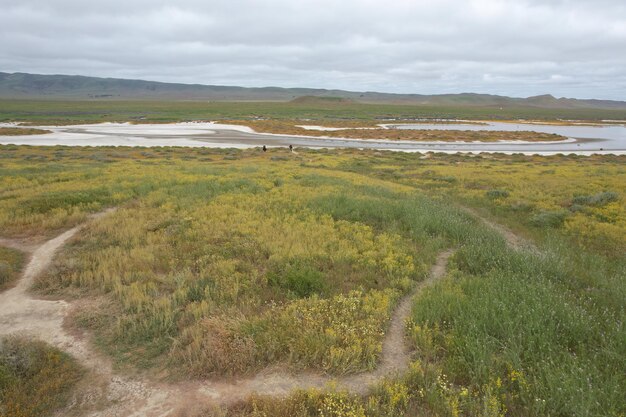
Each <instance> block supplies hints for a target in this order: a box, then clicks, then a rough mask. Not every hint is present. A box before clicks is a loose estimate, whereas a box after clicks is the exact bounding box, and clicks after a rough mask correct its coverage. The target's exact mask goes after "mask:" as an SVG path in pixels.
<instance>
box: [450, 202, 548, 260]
mask: <svg viewBox="0 0 626 417" xmlns="http://www.w3.org/2000/svg"><path fill="white" fill-rule="evenodd" d="M461 210H463V211H465V212H466V213H468V214H470V215H471V216H473V217H476V218H477V219H479V220H480V221H481V222H483V223H484V224H485V225H487V226H489V227H490V228H491V229H493V230H495V231H496V232H498V233H500V234H501V235H502V237H503V238H504V240H506V243H507V244H508V245H509V246H511V247H512V248H513V249H518V250H522V249H526V250H532V251H537V247H536V246H535V244H534V243H532V242H531V241H529V240H527V239H524V238H523V237H521V236H519V235H516V234H515V233H514V232H513V231H512V230H510V229H509V228H507V227H505V226H503V225H501V224H499V223H494V222H492V221H491V220H489V219H487V218H485V217H483V216H481V215H480V213H478V211H476V210H474V209H473V208H470V207H466V206H462V207H461Z"/></svg>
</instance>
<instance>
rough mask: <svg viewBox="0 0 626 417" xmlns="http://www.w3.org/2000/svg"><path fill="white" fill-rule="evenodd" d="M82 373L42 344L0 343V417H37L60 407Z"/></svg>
mask: <svg viewBox="0 0 626 417" xmlns="http://www.w3.org/2000/svg"><path fill="white" fill-rule="evenodd" d="M82 376H83V370H82V369H81V368H80V366H79V365H78V364H77V363H76V362H75V361H74V360H73V359H72V358H71V357H70V356H69V355H67V354H65V353H63V352H61V351H59V350H58V349H56V348H52V347H50V346H48V345H46V344H45V343H43V342H39V341H34V340H29V339H23V338H14V337H11V338H7V339H2V340H0V415H1V416H3V417H31V416H32V417H38V416H44V415H51V414H52V413H53V412H54V411H55V410H57V409H59V408H62V407H63V406H64V405H65V404H66V403H67V400H68V399H69V394H70V392H71V390H72V388H73V387H74V386H75V385H76V383H77V382H78V381H79V380H80V379H81V378H82Z"/></svg>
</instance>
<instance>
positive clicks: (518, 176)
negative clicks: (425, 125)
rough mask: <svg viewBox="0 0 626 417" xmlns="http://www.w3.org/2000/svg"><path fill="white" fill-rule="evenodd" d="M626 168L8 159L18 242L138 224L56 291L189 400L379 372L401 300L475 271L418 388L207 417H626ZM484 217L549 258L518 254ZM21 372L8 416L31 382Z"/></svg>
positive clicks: (389, 157)
mask: <svg viewBox="0 0 626 417" xmlns="http://www.w3.org/2000/svg"><path fill="white" fill-rule="evenodd" d="M132 105H133V106H134V105H137V106H139V103H136V104H132ZM195 105H198V106H199V104H189V106H195ZM129 106H131V104H129ZM220 106H224V104H223V103H222V104H220ZM250 106H254V104H250ZM276 106H278V107H276V108H277V109H278V108H280V106H281V105H276ZM283 110H284V108H283ZM198 111H200V110H198ZM276 111H278V110H276ZM168 114H169V113H168ZM242 114H243V111H242ZM625 166H626V159H625V157H624V156H593V157H576V156H567V157H566V156H553V157H529V156H521V155H513V156H504V155H502V156H494V155H491V156H484V157H481V156H466V155H436V154H434V155H433V154H431V155H429V157H424V156H423V155H420V154H403V153H393V152H378V151H357V150H353V151H342V150H336V151H313V150H298V153H297V154H294V153H290V152H288V151H287V150H281V149H276V150H271V151H270V152H267V153H263V152H262V151H261V150H260V149H250V150H245V151H239V150H232V149H230V150H229V149H223V150H210V149H184V148H150V149H136V148H98V149H90V148H69V147H61V146H57V147H47V148H44V147H27V146H0V190H1V191H0V230H2V237H7V238H11V237H24V236H48V237H53V236H56V235H57V234H58V233H60V232H61V231H63V230H66V229H68V228H70V227H72V226H75V225H78V224H83V223H84V222H85V221H86V219H87V216H88V215H89V214H90V213H95V212H99V211H101V210H103V209H104V208H107V207H117V210H116V211H115V212H113V213H110V214H108V215H106V216H105V217H103V218H102V219H99V220H96V221H93V222H90V223H88V224H87V226H86V227H85V228H84V229H83V230H82V231H81V232H80V234H79V236H78V237H76V238H74V239H73V240H71V241H70V243H69V244H67V245H66V246H65V247H64V248H63V249H62V250H61V252H60V254H59V255H58V256H57V257H56V258H55V260H54V262H53V265H52V267H51V268H49V270H48V271H47V272H46V273H45V274H43V275H41V276H40V277H39V278H38V280H37V281H36V283H35V291H36V292H37V294H39V295H40V296H46V297H49V296H52V297H55V298H56V297H61V298H64V299H66V300H69V301H70V302H77V301H80V300H91V301H90V302H89V304H88V306H89V307H88V308H82V309H81V308H78V309H76V310H74V311H73V313H72V317H71V320H70V323H71V325H72V326H74V327H75V328H76V329H80V330H81V331H86V334H87V335H88V337H90V338H91V340H92V341H93V342H94V344H95V346H97V349H98V350H99V352H100V353H102V354H103V355H106V356H107V357H109V358H111V359H112V360H113V361H114V363H115V365H116V369H118V370H119V372H122V373H126V372H133V373H134V372H139V373H146V374H147V375H155V374H158V378H159V380H161V381H167V383H168V384H174V385H175V384H180V383H182V382H184V381H190V380H191V381H194V380H204V379H208V380H211V381H215V380H217V381H220V380H222V379H224V380H228V378H231V377H232V376H236V377H238V378H249V377H251V376H253V375H256V374H257V373H258V372H260V371H263V370H264V369H267V368H268V367H279V368H280V369H283V370H285V372H289V373H295V374H299V373H301V372H313V373H321V374H323V375H329V376H330V378H335V377H336V378H340V377H344V376H350V375H355V374H358V373H359V372H363V371H372V370H375V369H376V368H377V367H378V366H379V365H380V363H379V362H380V355H381V349H382V344H383V340H384V338H385V333H386V331H387V326H388V323H389V318H390V316H391V314H392V312H393V311H394V308H395V306H396V305H397V303H398V301H399V300H400V299H401V297H402V296H403V295H405V294H407V293H408V292H409V291H410V290H411V288H413V287H414V286H415V285H416V283H418V282H420V281H422V280H424V279H425V277H426V276H427V274H428V271H429V269H430V267H431V266H432V264H433V263H434V261H435V258H436V256H437V254H438V253H441V251H443V250H446V249H449V248H451V249H452V250H454V251H455V254H454V255H453V257H452V259H451V260H450V263H449V264H448V268H447V273H446V276H445V278H444V279H443V280H441V281H438V282H436V283H435V284H434V285H433V286H431V287H430V288H427V289H425V290H424V291H422V292H420V293H419V294H418V296H417V297H416V298H415V299H414V300H413V303H412V305H413V307H412V312H411V314H410V320H408V321H407V322H406V323H405V334H406V343H408V344H409V346H410V347H411V349H412V355H411V364H410V365H408V366H407V369H406V370H404V371H403V372H401V373H400V374H398V375H395V376H390V377H389V378H388V379H385V380H381V381H379V382H378V383H377V385H376V387H375V388H374V389H373V390H372V391H371V392H369V393H367V394H365V395H363V396H361V395H356V394H354V393H350V392H346V391H343V390H341V389H332V388H331V389H330V390H329V391H320V390H314V389H313V390H300V391H297V390H296V391H294V392H293V393H292V394H291V395H289V396H288V397H286V398H276V397H271V396H263V395H257V396H252V397H249V398H247V399H245V400H243V401H241V402H237V403H236V404H232V405H230V406H223V407H222V408H219V409H215V408H210V409H207V410H205V411H203V412H199V413H200V414H199V415H216V416H218V415H221V416H223V415H228V416H259V415H267V416H294V415H298V416H365V415H367V416H403V415H440V416H457V415H468V416H469V415H471V416H474V415H480V416H499V415H512V416H518V415H519V416H522V415H523V416H548V415H549V416H594V415H598V416H600V415H602V416H621V415H623V414H624V413H625V412H626V401H625V400H624V396H623V392H624V389H625V388H626V368H625V366H624V361H623V360H622V359H623V358H624V357H626V328H625V327H624V323H626V311H625V310H624V300H625V299H626V282H625V281H624V276H626V258H625V257H624V253H626V205H625V204H624V201H625V200H624V196H625V195H626V169H625V168H624V167H625ZM465 208H471V209H473V210H475V211H476V212H478V213H480V214H481V215H482V216H484V217H486V218H488V219H491V220H492V221H496V222H499V223H501V224H504V225H506V226H508V228H510V229H511V230H513V231H514V232H515V233H516V234H517V235H518V236H520V237H521V238H526V239H529V240H531V241H532V242H534V244H535V245H536V247H537V248H536V249H534V250H531V249H520V250H518V249H514V248H512V247H510V246H508V245H507V244H506V241H505V239H504V238H503V236H502V235H501V234H500V233H499V232H497V231H495V230H493V229H492V228H490V227H488V226H486V225H485V224H484V223H483V222H482V221H480V220H478V219H477V218H476V217H475V216H474V215H472V214H469V213H468V212H467V211H466V210H465ZM0 359H2V357H1V356H0ZM64 360H65V359H63V361H64ZM62 363H64V362H62ZM0 364H1V362H0ZM63 366H65V365H63ZM67 366H69V365H67ZM0 369H2V368H0ZM68 369H70V368H68ZM72 369H73V368H72ZM3 372H5V375H9V376H8V377H7V376H2V375H0V398H3V397H2V395H4V396H5V398H6V396H7V395H10V393H11V392H13V391H8V390H12V389H15V388H14V387H15V386H16V385H15V384H16V383H17V382H10V381H15V380H14V379H10V378H14V377H12V376H10V375H11V374H7V373H6V371H3ZM67 372H70V370H68V371H67ZM76 372H80V371H77V370H71V374H72V375H79V374H77V373H76ZM3 378H5V379H3ZM6 378H9V379H6ZM150 378H156V377H154V376H150ZM4 381H9V382H10V383H7V382H4ZM32 381H35V382H37V383H40V384H45V381H41V380H37V379H33V380H32ZM35 382H33V383H35ZM12 387H13V388H12ZM7 393H9V394H7ZM20 395H21V394H20ZM54 395H55V396H56V395H58V399H59V401H58V402H54V404H53V405H54V407H55V408H59V407H63V406H64V405H63V404H64V403H65V404H67V402H65V400H66V399H67V398H68V397H67V391H65V390H61V391H59V394H54ZM54 398H57V397H54ZM34 401H35V402H37V401H44V400H34ZM42 404H43V405H42V406H41V407H44V408H45V409H48V408H50V407H52V405H50V404H51V403H48V402H44V403H42ZM34 405H35V406H37V404H34ZM1 407H2V403H0V411H2V408H1ZM37 409H39V408H37V407H34V408H33V410H37ZM42 409H43V408H42ZM70 411H71V409H70ZM5 413H6V410H5ZM8 415H9V416H18V415H19V416H23V415H24V416H25V415H38V414H37V413H36V412H30V414H29V413H26V412H25V413H23V414H18V413H13V414H11V413H8Z"/></svg>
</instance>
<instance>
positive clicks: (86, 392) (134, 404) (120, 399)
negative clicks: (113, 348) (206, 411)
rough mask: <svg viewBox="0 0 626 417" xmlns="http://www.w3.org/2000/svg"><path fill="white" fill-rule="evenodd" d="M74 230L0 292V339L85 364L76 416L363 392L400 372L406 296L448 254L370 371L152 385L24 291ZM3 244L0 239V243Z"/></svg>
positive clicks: (401, 309) (59, 305)
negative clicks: (331, 388)
mask: <svg viewBox="0 0 626 417" xmlns="http://www.w3.org/2000/svg"><path fill="white" fill-rule="evenodd" d="M108 212H109V211H107V212H103V213H100V214H97V215H95V216H92V218H97V217H100V216H103V215H105V214H107V213H108ZM81 228H82V226H77V227H74V228H73V229H70V230H68V231H66V232H64V233H63V234H61V235H59V236H58V237H56V238H54V239H51V240H49V241H47V242H45V243H43V244H42V245H40V246H39V247H37V248H35V249H34V250H32V254H31V258H30V262H29V263H28V265H27V267H26V269H25V270H24V273H23V276H22V279H21V280H20V281H19V282H18V284H17V285H16V286H15V287H14V288H12V289H10V290H8V291H6V292H4V293H1V294H0V335H7V334H12V333H18V334H23V335H27V336H32V337H36V338H38V339H41V340H43V341H45V342H48V343H50V344H52V345H54V346H56V347H58V348H60V349H62V350H64V351H66V352H68V353H69V354H71V355H73V356H74V357H75V358H76V359H77V360H78V361H79V362H80V363H81V364H83V365H84V366H85V367H87V368H88V369H89V370H90V372H91V380H93V383H90V384H89V385H90V386H89V387H82V388H81V389H79V392H78V393H77V395H75V397H74V399H73V401H72V404H71V405H70V406H69V408H68V409H67V410H64V411H63V414H65V413H68V412H73V413H76V412H78V413H80V414H83V415H87V416H90V417H113V416H137V417H139V416H167V415H172V414H174V413H176V415H179V413H182V412H193V411H194V410H193V409H190V408H189V405H190V404H194V406H198V407H202V406H209V405H212V404H213V405H215V404H228V403H231V402H234V401H237V400H241V399H244V398H246V397H248V396H249V395H251V394H253V393H257V394H261V395H285V394H288V393H289V392H290V391H292V390H293V389H296V388H302V389H306V388H324V387H326V386H327V385H328V384H329V383H331V382H332V383H333V384H334V385H335V386H337V387H339V388H344V389H347V390H350V391H352V392H354V393H358V394H363V393H366V392H367V391H368V390H369V389H370V387H371V385H372V384H374V383H375V382H377V381H379V380H380V379H382V378H383V377H386V376H392V375H394V374H396V373H400V372H402V370H404V369H406V368H407V367H408V365H409V362H410V351H409V349H408V346H407V344H406V343H405V340H404V329H405V323H406V320H407V318H408V317H409V314H410V311H411V303H412V300H413V297H414V296H415V295H416V294H417V293H418V292H419V291H421V290H422V289H423V288H425V287H426V286H428V285H430V284H432V283H433V282H434V281H436V280H437V279H439V278H441V277H443V276H444V275H445V271H446V265H447V261H448V258H449V257H450V256H451V255H452V253H453V251H452V250H447V251H444V252H442V253H441V254H440V255H439V256H438V258H437V261H436V263H435V265H434V266H433V268H432V270H431V273H430V276H429V278H428V279H427V280H425V281H423V282H421V283H420V284H418V285H417V286H416V287H415V289H414V291H413V292H412V293H411V294H409V295H407V296H406V297H404V298H403V299H402V300H401V301H400V303H399V304H398V307H397V308H396V310H395V311H394V313H393V315H392V318H391V320H390V323H389V329H388V331H387V334H386V336H385V339H384V341H383V349H382V354H381V361H380V364H379V366H378V367H377V369H375V370H374V371H372V372H366V373H362V374H356V375H351V376H346V377H339V378H332V377H329V376H326V375H320V374H311V373H301V374H290V373H288V372H285V371H284V370H265V371H263V372H260V373H259V374H257V375H255V376H253V377H249V378H242V379H234V380H228V381H193V382H181V383H172V384H168V383H159V382H154V381H152V380H151V379H150V378H147V377H143V376H134V377H131V376H125V375H121V374H118V373H116V372H115V371H114V370H113V367H112V364H111V361H110V360H109V359H108V358H106V357H103V356H102V355H100V354H98V353H97V352H96V350H95V349H93V348H92V347H91V346H90V345H89V343H88V342H87V341H86V340H85V339H84V338H81V337H79V336H76V335H74V334H72V333H70V332H69V331H68V330H67V329H65V328H64V327H63V320H64V318H65V316H66V315H67V313H68V310H69V308H70V304H69V303H67V302H65V301H48V300H39V299H35V298H33V296H31V295H30V294H29V293H28V292H27V291H28V289H29V288H30V287H31V285H32V283H33V280H34V279H35V278H36V277H37V275H38V274H40V273H41V272H43V271H44V270H45V269H46V268H47V267H48V266H49V265H50V263H51V261H52V259H53V257H54V254H55V253H56V251H57V250H58V249H59V248H60V247H61V246H63V244H64V243H65V242H67V241H68V240H69V239H71V238H72V237H73V236H74V235H76V234H77V233H78V232H79V231H80V229H81ZM6 242H8V241H7V240H2V241H0V244H4V243H6ZM9 243H10V242H9ZM7 246H10V245H7ZM22 247H24V246H22ZM77 303H80V302H77ZM91 380H90V382H92V381H91ZM63 414H60V415H63Z"/></svg>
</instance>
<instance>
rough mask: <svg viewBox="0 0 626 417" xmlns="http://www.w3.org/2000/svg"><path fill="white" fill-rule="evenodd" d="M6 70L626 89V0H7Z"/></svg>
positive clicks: (435, 89) (241, 80)
mask: <svg viewBox="0 0 626 417" xmlns="http://www.w3.org/2000/svg"><path fill="white" fill-rule="evenodd" d="M0 10H2V13H1V16H2V19H1V20H2V23H1V24H0V71H4V72H17V71H20V72H30V73H42V74H80V75H92V76H103V77H119V78H140V79H147V80H155V81H170V82H184V83H202V84H225V85H241V86H269V85H273V86H283V87H323V88H340V89H349V90H357V91H363V90H373V91H384V92H398V93H423V94H438V93H460V92H479V93H493V94H503V95H509V96H519V97H527V96H532V95H538V94H546V93H549V94H553V95H555V96H558V97H561V96H565V97H577V98H606V99H617V100H626V0H515V1H497V0H467V1H465V0H387V1H381V0H376V1H375V0H176V1H163V0H101V1H90V0H0Z"/></svg>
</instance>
